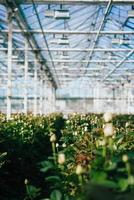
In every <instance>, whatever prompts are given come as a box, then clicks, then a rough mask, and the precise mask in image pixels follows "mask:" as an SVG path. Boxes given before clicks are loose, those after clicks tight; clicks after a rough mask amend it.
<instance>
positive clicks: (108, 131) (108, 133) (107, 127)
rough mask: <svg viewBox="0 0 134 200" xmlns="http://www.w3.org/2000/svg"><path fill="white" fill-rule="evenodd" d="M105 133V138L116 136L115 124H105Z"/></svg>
mask: <svg viewBox="0 0 134 200" xmlns="http://www.w3.org/2000/svg"><path fill="white" fill-rule="evenodd" d="M103 131H104V136H105V137H110V136H113V135H114V127H113V124H112V123H107V124H105V126H104V128H103Z"/></svg>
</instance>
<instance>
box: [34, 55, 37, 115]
mask: <svg viewBox="0 0 134 200" xmlns="http://www.w3.org/2000/svg"><path fill="white" fill-rule="evenodd" d="M36 115H37V56H36V57H35V61H34V116H36Z"/></svg>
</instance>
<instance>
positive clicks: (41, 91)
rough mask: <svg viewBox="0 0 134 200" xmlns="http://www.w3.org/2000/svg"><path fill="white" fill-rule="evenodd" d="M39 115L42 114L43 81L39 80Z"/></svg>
mask: <svg viewBox="0 0 134 200" xmlns="http://www.w3.org/2000/svg"><path fill="white" fill-rule="evenodd" d="M39 101H40V115H42V114H43V80H42V79H41V80H40V100H39Z"/></svg>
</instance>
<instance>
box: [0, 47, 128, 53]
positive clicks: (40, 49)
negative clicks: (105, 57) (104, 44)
mask: <svg viewBox="0 0 134 200" xmlns="http://www.w3.org/2000/svg"><path fill="white" fill-rule="evenodd" d="M12 50H15V51H25V48H12ZM49 50H50V51H68V52H81V51H82V52H89V51H91V50H92V49H91V48H86V49H82V48H49ZM131 50H132V49H130V48H127V49H123V48H116V49H115V48H111V49H110V48H107V49H102V48H96V49H94V51H95V52H127V51H131ZM0 51H7V48H3V47H2V48H0ZM28 51H48V49H47V48H28Z"/></svg>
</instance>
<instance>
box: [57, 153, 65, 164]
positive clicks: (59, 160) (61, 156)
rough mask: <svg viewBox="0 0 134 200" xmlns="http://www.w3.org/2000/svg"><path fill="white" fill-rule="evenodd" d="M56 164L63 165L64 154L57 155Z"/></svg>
mask: <svg viewBox="0 0 134 200" xmlns="http://www.w3.org/2000/svg"><path fill="white" fill-rule="evenodd" d="M58 163H59V164H60V165H63V164H64V163H65V154H64V153H59V154H58Z"/></svg>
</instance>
